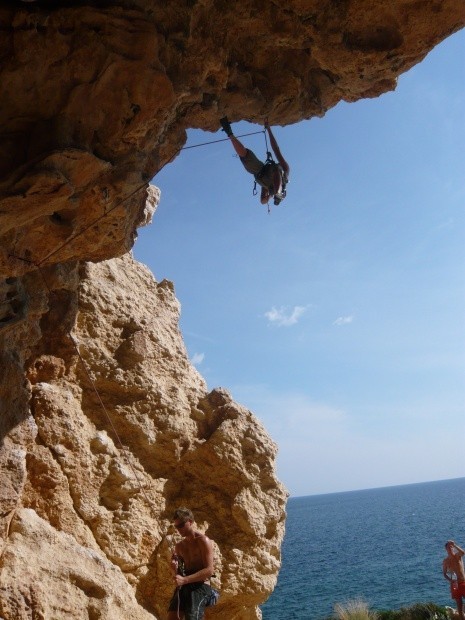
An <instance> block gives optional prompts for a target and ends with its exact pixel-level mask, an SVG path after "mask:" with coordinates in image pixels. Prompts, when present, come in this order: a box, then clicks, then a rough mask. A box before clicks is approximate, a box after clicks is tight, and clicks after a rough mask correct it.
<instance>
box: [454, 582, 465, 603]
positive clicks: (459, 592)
mask: <svg viewBox="0 0 465 620" xmlns="http://www.w3.org/2000/svg"><path fill="white" fill-rule="evenodd" d="M450 595H451V597H452V598H453V599H457V598H462V596H465V581H451V582H450Z"/></svg>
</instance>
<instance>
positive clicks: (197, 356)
mask: <svg viewBox="0 0 465 620" xmlns="http://www.w3.org/2000/svg"><path fill="white" fill-rule="evenodd" d="M204 359H205V353H194V355H193V356H192V359H191V362H192V363H193V364H194V366H195V365H196V364H201V363H202V362H203V360H204Z"/></svg>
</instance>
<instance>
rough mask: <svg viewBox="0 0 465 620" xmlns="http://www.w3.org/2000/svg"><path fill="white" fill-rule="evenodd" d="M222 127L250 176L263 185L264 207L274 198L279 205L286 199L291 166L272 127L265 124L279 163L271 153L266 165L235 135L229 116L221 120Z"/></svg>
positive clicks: (262, 199) (261, 198)
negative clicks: (280, 148)
mask: <svg viewBox="0 0 465 620" xmlns="http://www.w3.org/2000/svg"><path fill="white" fill-rule="evenodd" d="M220 124H221V127H222V128H223V131H224V132H226V135H227V136H228V138H229V139H230V140H231V143H232V145H233V147H234V150H235V151H236V153H237V154H238V155H239V157H240V160H241V162H242V164H243V165H244V168H245V169H246V170H247V172H250V174H253V176H254V178H255V181H256V182H257V183H258V184H259V185H261V187H262V191H261V195H260V202H261V203H262V205H264V204H266V203H267V202H268V201H269V199H270V198H272V197H273V199H274V200H273V202H274V204H275V205H279V203H280V202H281V200H283V199H284V198H285V197H286V184H287V182H288V179H289V164H288V163H287V161H286V160H285V159H284V157H283V156H282V155H281V151H280V150H279V146H278V143H277V142H276V140H275V137H274V136H273V133H272V131H271V127H270V126H269V125H268V122H265V129H266V130H267V131H268V135H269V136H270V143H271V148H272V149H273V152H274V154H275V155H276V158H277V160H278V163H276V162H275V161H273V159H272V157H271V153H267V160H266V162H265V163H263V162H262V161H260V160H259V159H258V157H257V156H256V155H255V153H253V152H252V151H251V150H250V149H247V148H245V146H244V145H243V144H242V142H240V141H239V140H238V139H237V138H236V136H234V135H233V132H232V129H231V125H230V123H229V121H228V118H227V116H224V117H223V118H221V119H220Z"/></svg>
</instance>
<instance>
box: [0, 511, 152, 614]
mask: <svg viewBox="0 0 465 620" xmlns="http://www.w3.org/2000/svg"><path fill="white" fill-rule="evenodd" d="M2 565H3V566H2V578H1V581H0V613H1V614H2V617H4V618H18V619H20V618H43V619H44V620H52V619H57V620H58V618H60V620H61V619H63V620H64V619H65V618H66V619H69V620H72V619H73V618H75V619H76V620H82V618H89V619H90V620H97V619H98V618H112V620H127V619H128V618H131V620H132V619H134V620H149V618H153V616H152V614H150V613H148V612H147V611H145V610H144V609H143V608H142V607H141V606H140V605H139V604H138V603H137V601H136V599H135V597H134V592H133V590H132V588H131V587H130V586H129V584H128V582H127V580H126V579H125V577H124V575H123V573H122V572H121V570H119V569H118V568H117V567H115V566H114V565H113V564H112V563H111V562H109V561H108V560H107V558H105V556H104V555H102V554H101V553H98V552H97V551H94V550H91V549H89V548H86V547H82V546H80V545H79V544H77V542H76V540H75V539H74V538H73V537H72V536H70V535H68V534H64V533H62V532H60V531H57V530H56V529H54V528H53V527H51V526H50V525H49V524H48V523H47V522H46V521H44V520H43V519H41V518H40V517H38V516H37V514H36V513H35V512H34V511H33V510H30V509H23V510H20V511H18V514H17V515H16V517H15V520H14V522H13V524H12V527H11V533H10V542H9V544H8V546H7V547H6V549H5V550H4V552H3V556H2ZM18 576H21V579H18Z"/></svg>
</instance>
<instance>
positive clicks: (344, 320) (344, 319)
mask: <svg viewBox="0 0 465 620" xmlns="http://www.w3.org/2000/svg"><path fill="white" fill-rule="evenodd" d="M353 320H354V317H353V316H340V317H338V318H337V319H336V320H335V321H334V323H333V325H349V323H352V321H353Z"/></svg>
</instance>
